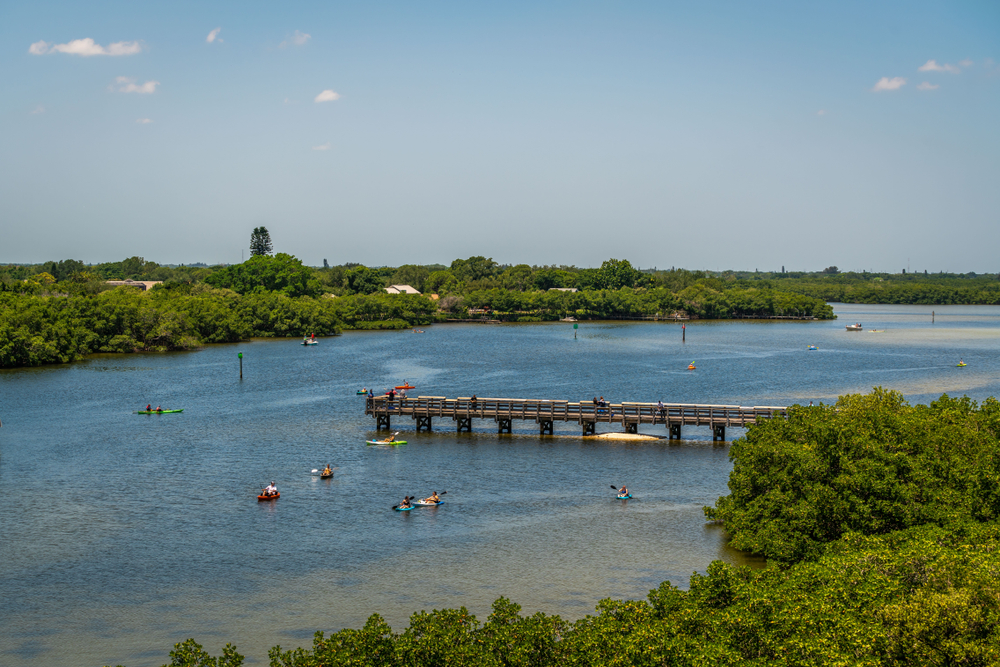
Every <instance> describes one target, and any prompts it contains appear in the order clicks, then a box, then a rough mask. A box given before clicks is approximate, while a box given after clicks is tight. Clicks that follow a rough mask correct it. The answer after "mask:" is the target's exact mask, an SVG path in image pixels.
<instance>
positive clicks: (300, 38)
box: [278, 30, 312, 49]
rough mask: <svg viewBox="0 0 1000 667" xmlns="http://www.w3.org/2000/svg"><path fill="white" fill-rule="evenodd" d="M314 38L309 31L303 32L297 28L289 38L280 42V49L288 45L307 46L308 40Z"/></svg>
mask: <svg viewBox="0 0 1000 667" xmlns="http://www.w3.org/2000/svg"><path fill="white" fill-rule="evenodd" d="M310 39H312V35H310V34H309V33H307V32H302V31H301V30H296V31H295V34H293V35H292V36H291V37H290V38H289V39H286V40H285V41H283V42H282V43H281V44H278V48H279V49H283V48H285V47H288V46H305V44H306V42H308V41H309V40H310Z"/></svg>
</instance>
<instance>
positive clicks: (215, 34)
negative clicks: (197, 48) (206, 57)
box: [205, 28, 222, 44]
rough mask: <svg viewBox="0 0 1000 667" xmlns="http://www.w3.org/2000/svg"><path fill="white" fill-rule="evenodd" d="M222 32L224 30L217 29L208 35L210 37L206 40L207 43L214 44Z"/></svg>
mask: <svg viewBox="0 0 1000 667" xmlns="http://www.w3.org/2000/svg"><path fill="white" fill-rule="evenodd" d="M220 32H222V28H216V29H215V30H213V31H212V32H210V33H208V37H206V38H205V41H206V42H207V43H209V44H211V43H212V42H214V41H215V40H216V38H218V37H219V33H220ZM219 41H220V42H221V41H222V40H221V39H219Z"/></svg>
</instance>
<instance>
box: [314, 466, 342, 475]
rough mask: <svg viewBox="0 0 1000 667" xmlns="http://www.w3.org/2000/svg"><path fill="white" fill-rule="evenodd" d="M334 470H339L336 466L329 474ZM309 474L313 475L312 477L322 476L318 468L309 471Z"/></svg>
mask: <svg viewBox="0 0 1000 667" xmlns="http://www.w3.org/2000/svg"><path fill="white" fill-rule="evenodd" d="M334 470H340V466H336V467H335V468H330V472H333V471H334ZM310 473H311V474H313V475H322V474H323V473H322V471H321V470H320V469H319V468H313V469H312V470H311V471H310Z"/></svg>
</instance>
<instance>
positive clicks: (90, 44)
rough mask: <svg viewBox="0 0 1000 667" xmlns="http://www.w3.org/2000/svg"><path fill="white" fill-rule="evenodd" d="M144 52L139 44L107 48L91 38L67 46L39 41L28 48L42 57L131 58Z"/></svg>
mask: <svg viewBox="0 0 1000 667" xmlns="http://www.w3.org/2000/svg"><path fill="white" fill-rule="evenodd" d="M140 51H142V46H141V45H140V44H139V42H114V43H113V44H108V45H107V46H101V45H100V44H97V43H96V42H94V40H92V39H91V38H90V37H87V38H86V39H74V40H73V41H71V42H66V43H65V44H49V43H48V42H45V41H38V42H35V43H34V44H32V45H31V46H29V47H28V53H31V54H33V55H36V56H42V55H45V54H46V53H66V54H69V55H71V56H81V57H83V58H89V57H90V56H131V55H134V54H136V53H139V52H140Z"/></svg>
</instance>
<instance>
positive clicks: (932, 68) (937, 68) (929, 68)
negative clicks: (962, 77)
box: [917, 60, 962, 74]
mask: <svg viewBox="0 0 1000 667" xmlns="http://www.w3.org/2000/svg"><path fill="white" fill-rule="evenodd" d="M917 71H918V72H951V73H952V74H958V73H959V72H961V71H962V70H961V68H959V67H957V66H955V65H949V64H948V63H945V64H944V65H938V63H937V61H936V60H928V61H927V62H925V63H924V64H923V65H921V66H920V67H918V68H917Z"/></svg>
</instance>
